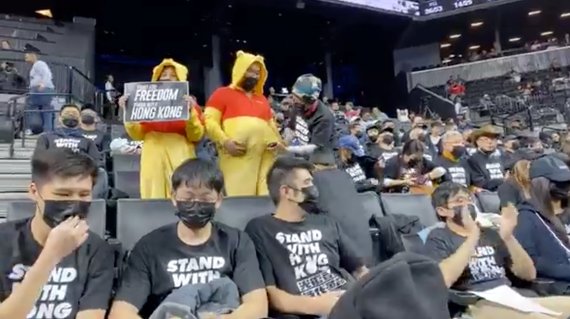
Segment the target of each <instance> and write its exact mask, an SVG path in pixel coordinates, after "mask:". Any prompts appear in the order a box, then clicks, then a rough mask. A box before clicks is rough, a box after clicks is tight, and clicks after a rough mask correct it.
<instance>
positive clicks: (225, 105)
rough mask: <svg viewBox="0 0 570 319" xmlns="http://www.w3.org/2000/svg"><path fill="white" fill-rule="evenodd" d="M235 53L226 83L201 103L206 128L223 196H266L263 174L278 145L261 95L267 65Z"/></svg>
mask: <svg viewBox="0 0 570 319" xmlns="http://www.w3.org/2000/svg"><path fill="white" fill-rule="evenodd" d="M236 55H237V57H236V61H235V64H234V67H233V70H232V83H231V84H230V85H229V86H225V87H221V88H218V89H217V90H216V91H214V93H213V94H212V96H211V97H210V99H209V100H208V102H207V103H206V110H205V112H204V118H205V123H206V132H207V134H208V137H209V138H210V139H211V140H212V141H214V143H216V147H217V148H218V155H219V159H220V168H221V169H222V172H223V173H224V179H225V181H226V193H227V195H228V196H248V195H267V185H266V183H265V177H266V175H267V172H268V170H269V167H270V166H271V164H273V161H274V160H275V151H276V149H277V148H281V146H282V141H281V136H280V135H279V131H278V129H277V126H276V125H275V122H274V120H273V116H272V112H271V107H270V106H269V102H268V101H267V98H265V96H264V95H263V85H265V81H266V80H267V68H266V67H265V62H264V59H263V57H262V56H260V55H253V54H250V53H246V52H243V51H238V52H237V54H236Z"/></svg>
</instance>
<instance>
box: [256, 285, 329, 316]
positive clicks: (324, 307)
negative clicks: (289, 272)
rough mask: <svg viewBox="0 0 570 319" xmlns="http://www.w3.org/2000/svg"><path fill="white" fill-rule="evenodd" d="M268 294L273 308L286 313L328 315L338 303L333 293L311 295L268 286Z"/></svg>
mask: <svg viewBox="0 0 570 319" xmlns="http://www.w3.org/2000/svg"><path fill="white" fill-rule="evenodd" d="M267 294H268V296H269V302H270V304H271V306H272V308H274V309H275V310H277V311H278V312H280V313H285V314H296V315H313V316H323V315H325V316H326V315H328V313H329V312H330V311H331V309H332V307H333V306H334V304H335V303H336V300H335V297H334V295H333V294H331V293H326V294H323V295H320V296H317V297H310V296H301V295H293V294H290V293H288V292H286V291H284V290H281V289H279V288H277V287H275V286H268V287H267ZM336 299H338V298H336Z"/></svg>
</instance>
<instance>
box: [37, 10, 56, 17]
mask: <svg viewBox="0 0 570 319" xmlns="http://www.w3.org/2000/svg"><path fill="white" fill-rule="evenodd" d="M36 13H37V14H39V15H41V16H44V17H48V18H53V14H52V13H51V10H50V9H42V10H37V11H36Z"/></svg>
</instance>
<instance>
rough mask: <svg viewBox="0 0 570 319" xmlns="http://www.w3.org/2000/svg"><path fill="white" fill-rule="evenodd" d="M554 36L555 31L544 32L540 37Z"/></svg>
mask: <svg viewBox="0 0 570 319" xmlns="http://www.w3.org/2000/svg"><path fill="white" fill-rule="evenodd" d="M553 34H554V32H553V31H544V32H542V33H541V34H540V35H541V36H543V37H547V36H549V35H553Z"/></svg>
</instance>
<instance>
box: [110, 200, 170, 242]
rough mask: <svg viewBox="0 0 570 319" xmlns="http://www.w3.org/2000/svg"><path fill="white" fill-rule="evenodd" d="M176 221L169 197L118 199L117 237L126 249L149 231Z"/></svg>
mask: <svg viewBox="0 0 570 319" xmlns="http://www.w3.org/2000/svg"><path fill="white" fill-rule="evenodd" d="M176 221H178V217H176V215H174V207H173V206H172V202H170V201H169V200H167V199H157V200H154V199H153V200H142V199H120V200H118V201H117V239H118V240H119V242H120V243H121V245H122V247H123V249H124V250H131V249H132V248H133V247H134V245H135V244H136V242H137V241H138V240H139V239H141V237H143V236H144V235H146V234H148V233H149V232H151V231H153V230H155V229H157V228H159V227H162V226H164V225H167V224H170V223H175V222H176Z"/></svg>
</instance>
